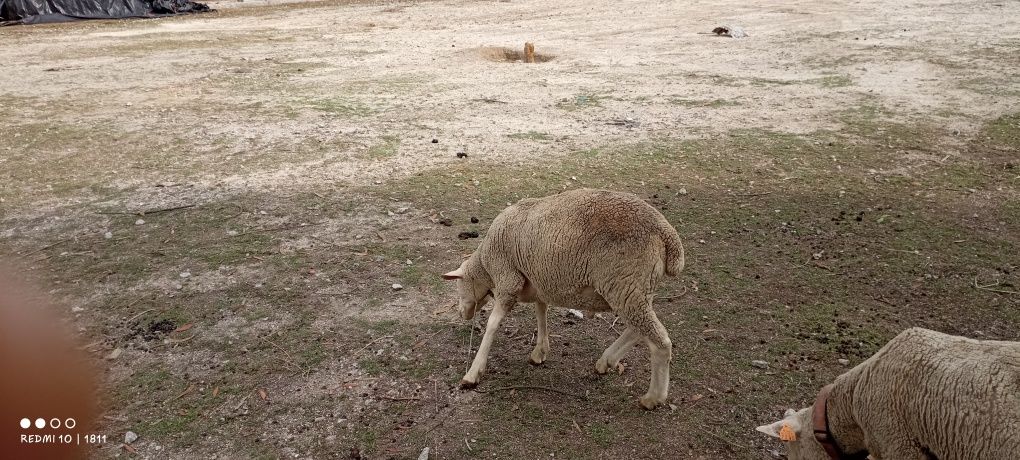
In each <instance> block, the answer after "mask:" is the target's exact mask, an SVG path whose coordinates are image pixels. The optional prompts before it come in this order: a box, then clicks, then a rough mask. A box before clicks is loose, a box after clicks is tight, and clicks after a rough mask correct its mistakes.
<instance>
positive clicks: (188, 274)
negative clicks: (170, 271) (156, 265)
mask: <svg viewBox="0 0 1020 460" xmlns="http://www.w3.org/2000/svg"><path fill="white" fill-rule="evenodd" d="M180 276H181V278H190V277H191V272H181V275H180Z"/></svg>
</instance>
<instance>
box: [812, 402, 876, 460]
mask: <svg viewBox="0 0 1020 460" xmlns="http://www.w3.org/2000/svg"><path fill="white" fill-rule="evenodd" d="M831 392H832V385H831V384H830V385H826V386H824V387H822V391H819V392H818V397H817V398H815V406H814V408H813V409H812V411H811V424H812V425H813V430H814V434H815V440H816V441H818V444H821V445H822V449H825V453H826V454H828V455H829V458H830V459H832V460H864V459H866V458H868V451H867V449H865V450H862V451H860V452H857V453H854V454H846V453H844V452H843V450H842V449H840V448H839V444H838V443H836V438H835V437H834V436H832V433H830V432H829V416H828V407H827V405H828V403H829V393H831Z"/></svg>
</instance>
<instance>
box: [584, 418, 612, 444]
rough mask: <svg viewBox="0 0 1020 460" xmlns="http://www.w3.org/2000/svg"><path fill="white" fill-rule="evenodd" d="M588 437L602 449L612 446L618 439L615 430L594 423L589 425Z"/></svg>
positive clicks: (599, 423) (603, 424) (605, 425)
mask: <svg viewBox="0 0 1020 460" xmlns="http://www.w3.org/2000/svg"><path fill="white" fill-rule="evenodd" d="M588 436H590V437H591V439H592V441H595V444H598V445H599V446H601V447H609V446H611V445H612V444H613V440H614V439H615V438H616V435H615V433H614V432H613V428H612V427H610V426H609V425H607V424H605V423H601V422H592V423H590V424H589V425H588Z"/></svg>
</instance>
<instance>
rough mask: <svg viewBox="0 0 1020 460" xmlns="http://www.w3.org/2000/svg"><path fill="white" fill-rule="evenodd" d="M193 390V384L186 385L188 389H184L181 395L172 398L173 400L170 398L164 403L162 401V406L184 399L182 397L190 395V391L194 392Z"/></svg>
mask: <svg viewBox="0 0 1020 460" xmlns="http://www.w3.org/2000/svg"><path fill="white" fill-rule="evenodd" d="M194 389H195V385H194V384H191V385H188V388H187V389H185V390H184V391H183V392H182V393H181V394H179V395H177V396H174V397H173V398H170V399H168V400H166V401H163V404H166V403H168V402H170V401H176V400H178V399H181V398H183V397H184V395H186V394H188V393H191V391H192V390H194Z"/></svg>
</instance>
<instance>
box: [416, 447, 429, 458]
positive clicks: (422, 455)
mask: <svg viewBox="0 0 1020 460" xmlns="http://www.w3.org/2000/svg"><path fill="white" fill-rule="evenodd" d="M418 460H429V448H428V447H426V448H424V449H422V450H421V453H420V454H418Z"/></svg>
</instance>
